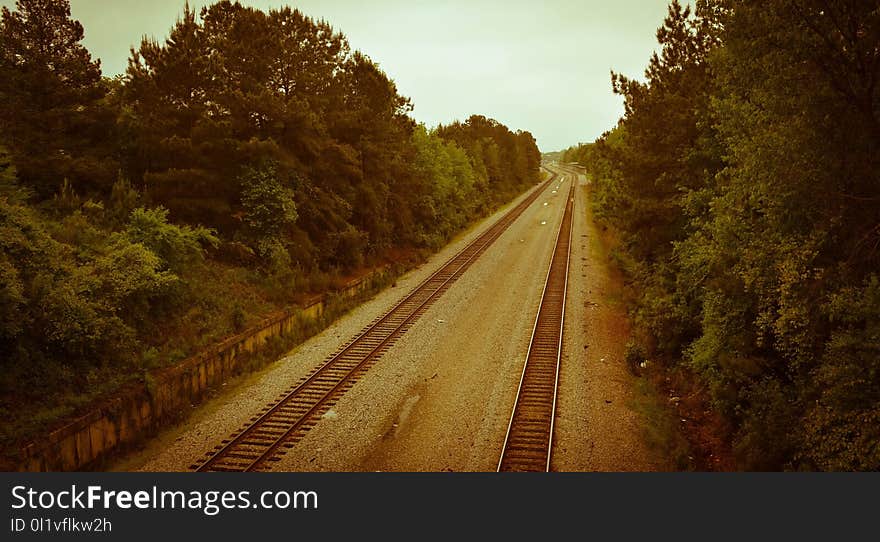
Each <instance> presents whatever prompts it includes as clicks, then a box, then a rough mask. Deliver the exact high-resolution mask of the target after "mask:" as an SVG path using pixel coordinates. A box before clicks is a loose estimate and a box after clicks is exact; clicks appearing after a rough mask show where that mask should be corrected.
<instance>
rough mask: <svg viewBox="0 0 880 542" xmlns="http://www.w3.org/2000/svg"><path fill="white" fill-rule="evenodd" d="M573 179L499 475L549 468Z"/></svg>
mask: <svg viewBox="0 0 880 542" xmlns="http://www.w3.org/2000/svg"><path fill="white" fill-rule="evenodd" d="M571 177H573V178H572V181H571V188H570V189H569V195H568V200H567V201H566V204H565V214H564V215H563V217H562V225H561V226H560V227H559V233H558V234H557V237H556V247H555V249H554V251H553V258H552V260H551V261H550V269H549V271H548V272H547V280H546V282H545V283H544V293H543V295H542V296H541V305H540V307H539V308H538V315H537V317H536V318H535V326H534V329H533V331H532V340H531V343H530V344H529V351H528V354H526V361H525V365H524V366H523V372H522V377H521V378H520V383H519V390H518V391H517V396H516V402H515V404H514V406H513V412H512V413H511V415H510V423H509V425H508V428H507V436H506V437H505V439H504V447H503V449H502V452H501V458H500V459H499V460H498V471H499V472H500V471H537V472H546V471H549V470H550V458H551V455H552V452H553V426H554V421H555V417H556V397H557V391H558V389H559V367H560V362H561V360H562V344H563V343H562V335H563V333H562V332H563V327H564V325H565V297H566V293H567V291H568V267H569V259H570V254H571V230H572V214H573V209H574V188H575V185H576V184H577V177H576V176H571Z"/></svg>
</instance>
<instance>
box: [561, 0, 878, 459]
mask: <svg viewBox="0 0 880 542" xmlns="http://www.w3.org/2000/svg"><path fill="white" fill-rule="evenodd" d="M658 38H659V40H660V43H661V45H662V49H661V52H660V54H659V55H655V56H654V57H653V58H652V60H651V63H650V66H649V68H648V70H647V72H646V80H645V82H644V83H642V82H638V81H633V80H630V79H627V78H625V77H621V76H618V75H614V76H613V85H614V88H615V91H616V92H618V93H620V94H622V95H623V96H624V99H625V106H626V114H625V116H624V118H623V119H621V121H620V124H619V125H618V127H617V128H615V129H614V130H613V131H611V132H609V133H607V134H605V135H604V136H603V137H602V138H600V139H599V140H598V141H597V142H596V143H594V144H593V145H590V146H589V147H581V148H576V149H572V150H570V151H569V152H568V153H566V156H568V158H572V159H576V160H579V161H581V162H582V163H584V164H585V165H586V166H587V167H588V168H589V170H590V173H591V176H592V178H593V182H594V184H595V185H596V189H595V194H596V195H597V197H596V201H595V202H594V203H595V205H596V206H597V207H598V210H599V213H598V214H599V215H600V216H602V217H603V218H604V219H605V220H606V221H608V222H610V223H612V224H613V225H615V226H616V227H617V228H619V229H620V231H621V232H622V234H623V235H624V237H625V240H626V253H627V260H626V261H627V262H628V265H627V271H628V273H629V275H630V276H631V277H632V278H633V280H634V281H635V283H636V284H637V286H638V289H639V291H640V295H639V296H638V299H637V302H636V305H635V306H634V307H633V312H634V315H635V320H636V323H637V324H638V325H639V327H640V328H641V329H642V330H644V331H645V332H646V335H647V336H648V337H649V338H650V340H649V341H647V343H649V344H647V345H646V346H648V347H650V348H651V349H652V350H654V351H655V352H657V353H659V354H663V355H666V356H667V357H669V358H672V359H674V358H676V357H680V358H683V362H684V363H685V364H687V365H688V366H689V367H691V368H692V369H693V370H695V371H696V372H697V373H698V374H699V375H700V376H701V377H702V378H703V379H704V381H705V382H706V384H707V385H708V387H709V389H710V390H711V393H712V398H713V401H714V404H715V406H716V407H717V408H718V409H719V410H720V411H721V412H723V413H725V414H726V415H727V417H728V418H729V419H730V420H731V422H733V425H734V427H735V428H736V435H735V448H736V451H737V455H738V458H739V460H740V464H741V466H742V467H743V468H752V469H777V468H797V469H816V468H818V469H828V470H876V469H877V468H880V454H878V446H877V443H878V442H880V434H878V432H877V431H876V430H875V429H874V428H875V427H877V420H878V412H880V411H878V405H880V396H878V395H877V390H878V389H880V368H878V366H877V359H878V343H877V336H878V331H877V330H878V327H877V326H878V322H880V312H878V306H880V302H878V299H880V298H878V295H877V292H878V286H877V278H876V269H878V268H880V255H878V251H877V246H878V244H880V235H878V231H880V229H878V227H877V225H878V224H880V207H878V206H877V205H876V202H877V201H880V199H878V198H880V197H878V194H880V174H878V171H880V170H878V168H877V165H878V162H877V157H878V156H880V152H878V151H880V130H878V128H877V127H878V125H880V124H878V118H880V95H878V92H877V88H876V85H874V84H873V83H872V81H875V80H876V78H877V77H880V65H878V64H877V63H876V62H874V61H873V60H872V59H874V58H875V56H876V50H877V47H878V43H880V16H878V13H877V12H876V10H875V9H873V8H871V7H869V6H867V5H866V4H864V3H859V2H838V3H834V4H833V5H832V4H828V3H826V2H812V1H807V2H798V3H791V2H784V1H781V0H780V1H771V2H763V3H760V4H758V3H753V2H735V3H734V2H709V1H703V2H697V4H696V12H695V14H692V13H691V12H690V10H689V9H687V8H682V7H681V6H680V5H679V4H678V3H677V2H673V3H672V4H671V6H670V9H669V17H668V18H667V20H666V22H665V24H664V26H663V27H662V28H661V29H660V30H659V31H658ZM868 66H870V67H868Z"/></svg>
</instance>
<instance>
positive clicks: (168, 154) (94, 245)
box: [0, 0, 540, 447]
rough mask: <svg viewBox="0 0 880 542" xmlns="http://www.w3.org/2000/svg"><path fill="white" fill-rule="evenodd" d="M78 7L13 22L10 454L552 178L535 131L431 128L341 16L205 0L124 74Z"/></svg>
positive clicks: (0, 288)
mask: <svg viewBox="0 0 880 542" xmlns="http://www.w3.org/2000/svg"><path fill="white" fill-rule="evenodd" d="M82 38H83V28H82V26H81V25H80V24H79V23H78V22H77V21H75V20H72V19H71V17H70V6H69V2H68V1H67V0H19V1H18V2H17V3H16V9H15V10H9V9H7V8H4V9H3V12H2V23H0V145H2V148H0V398H2V399H0V416H2V417H3V419H4V420H5V421H4V423H3V424H2V431H0V433H2V434H0V439H2V442H0V444H2V445H3V446H4V447H6V446H10V445H12V444H15V443H16V442H17V441H19V440H20V439H22V438H24V437H27V436H28V435H29V434H32V433H33V432H34V431H35V430H37V429H39V428H40V427H41V426H42V425H43V424H46V423H50V422H52V421H55V420H57V419H58V418H59V417H61V416H64V415H67V414H70V413H71V412H74V411H75V410H76V408H77V407H78V406H80V405H81V404H83V403H84V402H86V401H88V400H90V399H92V398H94V397H96V396H97V395H99V394H101V393H104V392H107V391H110V390H113V389H116V388H118V387H119V386H120V385H121V384H122V383H125V382H131V381H132V380H133V379H140V378H142V377H143V374H144V370H145V369H149V368H152V367H156V366H161V365H164V364H167V363H171V362H174V361H177V360H179V359H182V358H183V357H185V356H186V355H189V354H191V353H192V352H194V351H195V350H198V349H199V348H202V347H204V346H206V345H208V344H210V343H211V342H214V341H216V340H218V339H220V338H222V337H223V336H226V335H228V334H230V333H234V332H238V331H241V330H242V329H244V328H245V327H246V326H247V325H249V324H250V323H253V322H255V321H257V320H259V319H260V318H261V316H263V315H265V314H267V313H268V312H271V311H272V310H274V309H277V308H278V307H281V306H284V305H288V304H290V303H292V302H295V301H296V300H298V299H301V298H303V297H304V296H306V295H307V294H309V293H310V292H317V291H325V290H327V289H329V288H330V287H331V286H332V284H333V283H334V282H335V281H337V280H338V279H339V278H340V277H343V276H346V275H348V276H350V275H351V274H353V273H357V272H358V270H359V269H362V268H363V267H364V266H370V265H374V264H377V263H380V262H382V261H383V260H385V259H387V258H388V257H389V254H391V253H395V254H399V253H401V252H406V251H407V250H415V251H419V250H429V249H434V248H437V247H439V246H440V245H442V244H443V242H444V241H446V240H447V239H449V237H450V236H452V235H453V234H455V233H456V232H457V231H460V230H461V229H462V228H463V227H465V226H466V225H467V224H468V223H470V222H472V221H473V220H474V219H475V218H477V217H479V216H482V215H484V214H486V213H487V212H488V211H489V210H491V209H493V208H494V207H496V206H498V205H499V204H500V203H502V202H504V201H506V200H507V199H509V198H510V197H511V196H512V195H514V194H516V193H518V192H520V191H522V190H524V189H526V188H527V187H529V186H531V185H532V184H534V183H536V182H537V181H538V179H539V172H538V166H539V161H540V154H539V152H538V149H537V146H536V145H535V141H534V139H533V138H532V136H531V134H529V133H528V132H516V133H514V132H511V131H510V130H509V129H507V128H506V127H505V126H503V125H501V124H499V123H497V122H495V121H493V120H491V119H487V118H485V117H481V116H472V117H470V118H469V119H468V120H467V121H465V122H456V123H454V124H452V125H450V126H440V127H438V128H435V129H431V130H428V129H427V128H425V127H424V126H417V125H416V124H415V123H414V121H413V120H412V119H411V118H410V117H409V115H408V114H409V112H410V111H411V104H410V102H409V100H408V99H406V98H404V97H402V96H400V95H399V94H398V92H397V89H396V88H395V85H394V83H393V82H392V81H391V80H389V79H388V77H387V76H386V75H385V74H384V73H383V72H382V71H381V70H380V69H379V68H378V66H377V65H376V64H375V63H374V62H373V61H372V60H370V58H369V57H367V56H366V55H364V54H363V53H360V52H358V51H352V50H351V48H350V46H349V43H348V41H347V40H346V38H345V37H344V36H343V35H342V34H340V33H339V32H337V31H334V30H333V28H332V27H331V26H330V25H329V24H328V23H326V22H323V21H316V20H313V19H311V18H309V17H306V16H305V15H303V14H302V13H301V12H299V11H297V10H294V9H290V8H280V9H273V10H270V11H269V12H263V11H260V10H256V9H252V8H248V7H244V6H242V5H240V4H238V3H234V2H229V1H221V2H217V3H215V4H213V5H211V6H209V7H206V8H204V9H202V10H201V12H200V13H199V14H196V13H195V12H193V11H192V10H190V9H189V8H188V7H187V9H186V10H185V12H184V14H183V16H182V18H181V19H180V20H178V21H177V23H176V24H175V25H174V26H173V27H172V28H171V31H170V34H169V37H168V39H167V40H165V41H164V42H162V43H159V42H156V41H152V40H144V41H143V42H142V43H141V44H140V45H139V47H136V48H135V49H133V50H132V54H131V58H130V61H129V67H128V70H127V72H126V73H125V74H124V75H123V76H120V77H117V78H114V79H109V78H106V77H102V76H101V71H100V65H99V63H98V62H97V61H94V60H92V58H91V55H90V54H89V52H88V51H87V50H86V49H85V48H84V47H83V46H82V44H81V40H82Z"/></svg>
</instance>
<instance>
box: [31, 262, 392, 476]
mask: <svg viewBox="0 0 880 542" xmlns="http://www.w3.org/2000/svg"><path fill="white" fill-rule="evenodd" d="M387 273H388V268H387V267H385V268H380V269H378V270H376V271H374V272H373V273H371V274H369V275H367V276H364V277H362V278H359V279H356V280H353V281H351V282H349V283H348V284H346V285H345V286H344V287H343V288H342V289H340V290H339V291H338V292H337V295H341V296H343V297H354V296H357V295H359V294H361V293H363V292H364V291H366V290H368V289H370V288H372V287H373V286H374V285H375V284H376V282H377V280H378V279H380V278H381V277H382V276H384V275H386V274H387ZM325 306H326V299H325V298H324V297H323V296H321V297H316V298H314V299H312V300H310V301H309V302H308V303H305V304H304V306H303V307H294V308H291V309H288V310H285V311H283V312H281V313H278V314H277V315H274V316H272V317H271V318H268V319H267V320H265V321H264V322H263V323H261V324H260V325H258V326H255V327H253V328H251V329H249V330H247V331H245V332H243V333H240V334H238V335H235V336H233V337H230V338H228V339H226V340H224V341H223V342H221V343H219V344H217V345H215V346H213V347H212V348H210V349H208V350H205V351H203V352H200V353H198V354H196V355H194V356H192V357H190V358H188V359H185V360H183V361H182V362H180V363H179V364H177V365H175V366H173V367H168V368H164V369H158V370H154V371H151V372H149V373H148V375H147V377H146V379H145V380H146V385H145V386H144V385H139V386H132V387H130V388H128V389H125V390H123V391H121V392H119V393H118V394H116V395H115V396H113V397H112V398H110V399H108V400H105V401H103V402H102V403H101V404H100V405H96V406H95V408H94V409H93V410H92V411H90V412H89V413H88V414H85V415H84V416H82V417H80V418H78V419H76V420H74V421H72V422H70V423H68V424H66V425H64V426H63V427H61V428H59V429H56V430H55V431H52V432H50V433H48V434H47V435H44V436H42V437H41V438H40V439H39V440H37V441H34V442H32V443H31V444H28V445H27V446H25V447H24V448H22V460H21V463H20V464H19V470H23V471H75V470H87V469H88V468H89V467H93V466H95V465H97V464H99V463H100V461H101V460H103V459H106V458H107V457H109V456H111V455H112V454H113V453H117V452H119V451H121V450H123V449H125V448H126V447H127V446H131V445H132V444H134V443H137V442H139V441H141V440H143V439H144V438H146V437H148V436H150V435H152V434H154V433H155V432H156V431H157V430H158V429H159V428H161V427H162V426H163V425H165V424H167V423H169V422H173V421H174V420H178V419H180V417H181V414H182V413H184V412H186V411H187V410H188V409H190V408H191V407H192V406H193V405H195V404H197V403H199V402H201V401H202V400H203V399H204V397H205V395H206V393H207V392H208V390H210V389H211V388H213V387H215V386H218V385H220V384H221V383H222V382H224V381H225V380H227V379H229V378H230V377H231V376H233V375H235V374H237V373H239V372H241V370H242V368H241V365H242V362H243V360H244V359H246V357H247V356H246V354H249V353H253V352H256V351H258V350H260V349H261V348H263V346H265V344H266V342H267V341H268V340H269V339H271V338H274V337H280V336H284V335H286V334H288V333H290V332H291V331H293V330H294V329H296V327H297V326H300V325H303V324H304V323H307V322H309V321H312V322H314V321H315V320H317V319H318V318H320V317H321V315H322V314H323V313H324V309H325Z"/></svg>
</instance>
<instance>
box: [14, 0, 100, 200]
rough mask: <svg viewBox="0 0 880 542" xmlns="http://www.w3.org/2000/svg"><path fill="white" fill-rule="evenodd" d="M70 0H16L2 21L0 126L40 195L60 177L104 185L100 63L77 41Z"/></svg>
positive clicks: (25, 180)
mask: <svg viewBox="0 0 880 542" xmlns="http://www.w3.org/2000/svg"><path fill="white" fill-rule="evenodd" d="M82 39H83V27H82V25H81V24H80V23H79V22H78V21H76V20H73V19H72V18H71V16H70V3H69V1H68V0H18V2H16V10H15V11H10V10H9V9H8V8H3V14H2V22H0V127H2V132H3V137H4V139H5V141H4V143H5V144H6V145H7V146H8V148H9V150H10V152H11V153H12V154H13V157H14V162H15V165H16V167H17V169H18V174H19V178H20V180H21V182H22V184H23V185H25V186H28V187H31V188H33V190H34V191H35V192H36V194H37V195H38V196H39V197H41V198H46V197H49V196H51V195H52V194H53V193H54V192H55V191H56V190H57V188H58V187H59V186H60V185H61V184H62V182H63V181H64V180H65V179H68V180H69V181H70V183H71V184H72V185H73V186H74V187H75V188H76V189H77V190H79V191H81V192H89V191H94V190H106V189H108V188H109V185H110V183H111V182H112V180H113V178H114V176H115V170H116V167H115V164H113V163H112V160H109V161H108V160H107V158H108V155H109V154H110V153H109V152H108V151H107V150H106V147H107V141H108V139H109V133H108V132H109V130H110V126H109V124H110V122H112V120H111V119H110V118H109V117H108V114H107V111H106V110H104V108H103V104H102V101H101V100H102V98H103V97H104V95H105V94H106V89H105V85H104V84H103V83H102V81H101V68H100V62H99V61H95V60H92V58H91V55H90V54H89V52H88V50H86V48H85V47H83V45H82V44H81V43H80V42H81V41H82Z"/></svg>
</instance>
